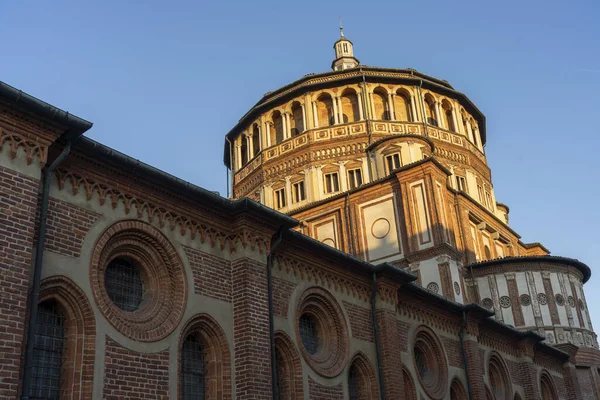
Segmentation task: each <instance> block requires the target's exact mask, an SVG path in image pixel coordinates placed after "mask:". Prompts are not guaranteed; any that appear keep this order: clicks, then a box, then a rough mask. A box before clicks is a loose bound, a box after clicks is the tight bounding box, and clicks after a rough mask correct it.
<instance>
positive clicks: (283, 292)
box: [273, 277, 296, 317]
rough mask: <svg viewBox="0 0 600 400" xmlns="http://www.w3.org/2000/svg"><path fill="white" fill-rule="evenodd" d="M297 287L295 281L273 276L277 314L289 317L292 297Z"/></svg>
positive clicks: (275, 310)
mask: <svg viewBox="0 0 600 400" xmlns="http://www.w3.org/2000/svg"><path fill="white" fill-rule="evenodd" d="M295 287H296V284H295V283H292V282H288V281H286V280H284V279H279V278H275V277H273V312H274V313H275V315H277V316H280V317H287V314H288V306H289V304H290V297H291V296H292V292H293V291H294V288H295Z"/></svg>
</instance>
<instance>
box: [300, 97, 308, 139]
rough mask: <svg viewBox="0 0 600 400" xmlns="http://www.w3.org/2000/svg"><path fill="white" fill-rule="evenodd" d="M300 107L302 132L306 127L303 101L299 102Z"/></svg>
mask: <svg viewBox="0 0 600 400" xmlns="http://www.w3.org/2000/svg"><path fill="white" fill-rule="evenodd" d="M300 107H302V132H304V131H305V130H306V129H307V126H306V110H305V109H304V103H301V104H300ZM302 132H300V133H302Z"/></svg>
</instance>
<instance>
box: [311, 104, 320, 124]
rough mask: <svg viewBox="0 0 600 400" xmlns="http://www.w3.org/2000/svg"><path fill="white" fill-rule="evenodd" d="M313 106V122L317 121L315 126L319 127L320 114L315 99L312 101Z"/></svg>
mask: <svg viewBox="0 0 600 400" xmlns="http://www.w3.org/2000/svg"><path fill="white" fill-rule="evenodd" d="M312 107H313V120H314V121H313V122H314V123H315V128H318V127H319V114H318V112H317V102H316V101H313V102H312Z"/></svg>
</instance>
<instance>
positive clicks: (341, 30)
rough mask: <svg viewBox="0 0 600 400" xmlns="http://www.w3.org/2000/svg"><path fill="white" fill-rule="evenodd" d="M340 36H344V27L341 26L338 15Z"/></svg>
mask: <svg viewBox="0 0 600 400" xmlns="http://www.w3.org/2000/svg"><path fill="white" fill-rule="evenodd" d="M340 36H341V37H344V27H343V26H342V17H340Z"/></svg>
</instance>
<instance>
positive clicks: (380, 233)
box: [371, 218, 390, 239]
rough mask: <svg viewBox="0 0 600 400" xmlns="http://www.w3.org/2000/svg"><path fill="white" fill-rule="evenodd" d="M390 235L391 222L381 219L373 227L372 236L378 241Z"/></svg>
mask: <svg viewBox="0 0 600 400" xmlns="http://www.w3.org/2000/svg"><path fill="white" fill-rule="evenodd" d="M388 233H390V221H388V220H387V219H385V218H379V219H377V220H375V222H373V225H371V234H372V235H373V236H374V237H376V238H377V239H383V238H384V237H386V236H387V235H388Z"/></svg>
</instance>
